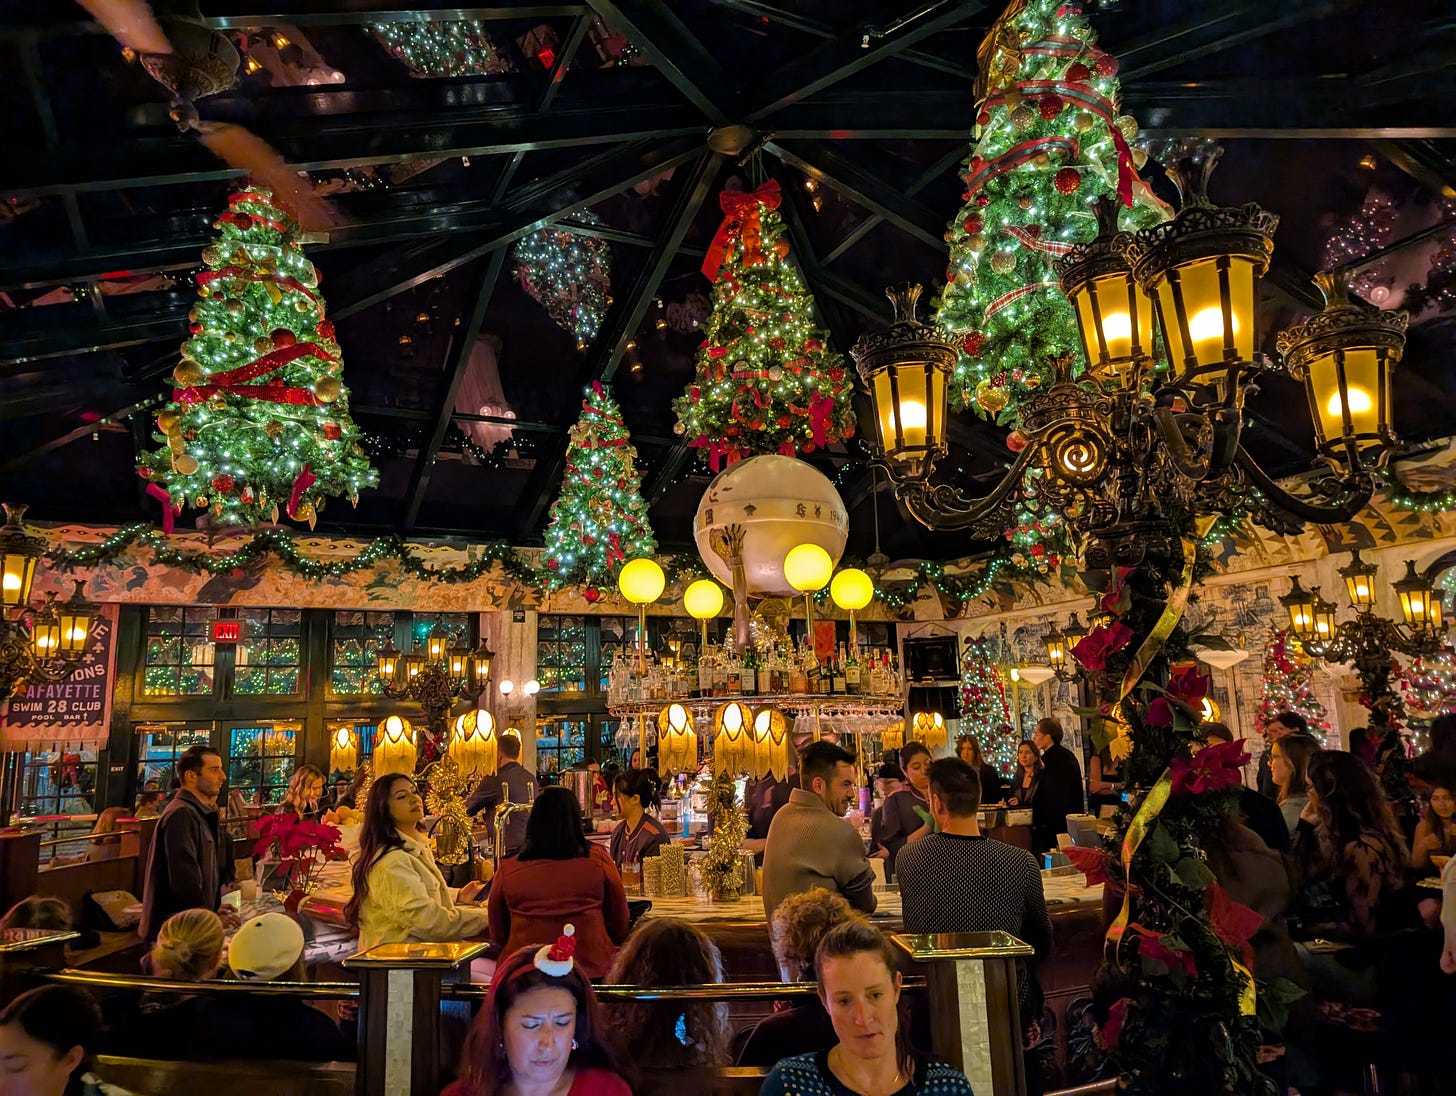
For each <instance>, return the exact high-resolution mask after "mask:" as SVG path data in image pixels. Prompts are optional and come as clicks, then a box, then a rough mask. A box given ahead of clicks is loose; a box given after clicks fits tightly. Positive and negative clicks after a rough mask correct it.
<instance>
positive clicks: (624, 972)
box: [604, 917, 729, 1091]
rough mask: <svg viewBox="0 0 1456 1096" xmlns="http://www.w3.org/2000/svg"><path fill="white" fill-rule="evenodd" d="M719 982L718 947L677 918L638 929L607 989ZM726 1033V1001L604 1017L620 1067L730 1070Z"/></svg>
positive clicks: (627, 1010) (626, 1006) (632, 1009)
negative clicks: (625, 1064)
mask: <svg viewBox="0 0 1456 1096" xmlns="http://www.w3.org/2000/svg"><path fill="white" fill-rule="evenodd" d="M721 981H723V956H722V953H720V952H719V951H718V945H717V944H715V943H713V941H712V940H709V939H708V938H707V937H706V936H704V935H703V933H702V932H700V931H699V930H698V929H697V928H695V927H694V926H692V925H690V924H689V923H688V922H686V921H680V920H678V919H677V918H675V917H657V918H653V919H652V920H650V921H647V922H645V923H644V924H642V925H639V926H638V927H637V930H636V931H635V932H634V933H632V935H631V936H630V937H628V938H627V943H626V944H624V945H623V947H622V950H621V951H620V952H619V953H618V954H617V961H616V962H615V963H613V964H612V969H611V970H610V971H609V972H608V973H607V984H608V985H615V986H641V987H643V988H644V989H648V988H654V987H658V986H693V985H701V984H707V983H709V982H721ZM728 1033H729V1027H728V1006H727V1004H726V1003H724V1002H721V1001H720V1002H714V1001H624V1002H622V1003H620V1004H618V1005H616V1006H614V1007H613V1008H612V1009H611V1011H609V1012H608V1013H607V1018H606V1028H605V1035H604V1037H605V1039H606V1040H607V1042H608V1043H609V1044H610V1045H611V1046H612V1048H613V1049H614V1050H615V1051H616V1052H617V1055H618V1057H620V1058H621V1059H622V1060H623V1061H628V1062H644V1063H647V1064H650V1065H651V1067H652V1068H653V1069H655V1070H663V1069H717V1068H718V1067H719V1066H723V1065H727V1064H728ZM639 1091H640V1090H639Z"/></svg>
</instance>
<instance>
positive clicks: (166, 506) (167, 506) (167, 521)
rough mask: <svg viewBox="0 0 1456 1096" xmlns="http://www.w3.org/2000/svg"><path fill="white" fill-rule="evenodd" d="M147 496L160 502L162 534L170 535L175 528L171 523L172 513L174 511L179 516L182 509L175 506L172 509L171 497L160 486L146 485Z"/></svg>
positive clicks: (154, 484) (172, 522)
mask: <svg viewBox="0 0 1456 1096" xmlns="http://www.w3.org/2000/svg"><path fill="white" fill-rule="evenodd" d="M147 494H149V495H151V496H152V498H154V499H157V500H159V501H160V502H161V504H162V532H163V533H164V534H167V535H170V534H171V532H172V530H173V528H175V522H174V521H173V518H172V514H173V511H174V509H175V511H176V512H177V513H179V514H180V513H181V512H182V507H180V506H177V507H175V508H174V507H173V505H172V496H171V495H169V494H167V490H166V488H164V487H162V486H161V485H160V484H156V483H149V484H147Z"/></svg>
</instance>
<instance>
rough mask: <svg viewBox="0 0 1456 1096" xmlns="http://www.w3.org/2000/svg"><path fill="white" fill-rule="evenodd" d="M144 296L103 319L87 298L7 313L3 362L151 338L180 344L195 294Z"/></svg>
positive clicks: (0, 331)
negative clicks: (123, 312)
mask: <svg viewBox="0 0 1456 1096" xmlns="http://www.w3.org/2000/svg"><path fill="white" fill-rule="evenodd" d="M146 296H147V298H148V299H147V300H146V301H145V302H144V303H143V304H140V305H138V304H137V303H136V302H131V301H129V302H127V308H128V313H127V315H126V316H125V317H117V318H108V319H106V320H104V321H98V319H97V316H96V312H95V310H94V308H93V307H92V305H91V303H90V302H89V301H84V300H83V301H73V302H71V303H69V304H52V305H45V306H44V307H40V308H24V309H18V310H15V311H12V312H8V313H5V318H4V319H3V320H0V361H5V362H17V363H18V362H33V361H43V360H45V359H47V358H60V357H66V356H68V355H72V354H89V353H92V352H94V351H99V350H111V349H119V348H121V347H126V346H139V345H141V344H143V343H151V342H177V343H179V344H180V343H181V341H182V339H183V338H185V337H186V335H187V310H188V309H189V308H191V307H192V304H193V303H195V302H196V300H197V297H196V295H195V294H192V293H178V292H175V291H170V290H169V291H166V292H162V293H153V294H147V295H146Z"/></svg>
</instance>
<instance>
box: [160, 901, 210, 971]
mask: <svg viewBox="0 0 1456 1096" xmlns="http://www.w3.org/2000/svg"><path fill="white" fill-rule="evenodd" d="M222 945H223V928H222V919H221V918H219V917H218V915H217V914H215V913H213V912H212V910H205V909H192V910H183V911H182V912H181V913H174V914H173V915H172V916H171V917H169V918H167V920H166V921H164V922H163V923H162V931H161V932H159V933H158V934H157V942H156V944H154V945H153V946H152V950H151V953H150V955H149V956H148V958H149V960H150V962H151V968H152V974H153V975H155V976H156V977H158V978H171V979H173V980H174V981H178V982H205V981H206V980H207V979H209V978H211V977H212V976H213V975H215V974H216V973H217V972H218V968H219V967H221V966H222Z"/></svg>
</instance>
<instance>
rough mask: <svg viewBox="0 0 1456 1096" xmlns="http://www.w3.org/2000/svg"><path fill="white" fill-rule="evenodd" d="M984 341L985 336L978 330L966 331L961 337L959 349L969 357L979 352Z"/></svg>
mask: <svg viewBox="0 0 1456 1096" xmlns="http://www.w3.org/2000/svg"><path fill="white" fill-rule="evenodd" d="M985 343H986V336H985V335H983V334H982V333H981V332H979V331H968V332H966V334H965V335H964V336H962V338H961V349H962V350H964V351H965V352H966V353H967V354H969V355H970V356H971V357H973V358H974V357H975V356H976V355H977V354H979V353H980V352H981V347H982V346H984V345H985Z"/></svg>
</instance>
